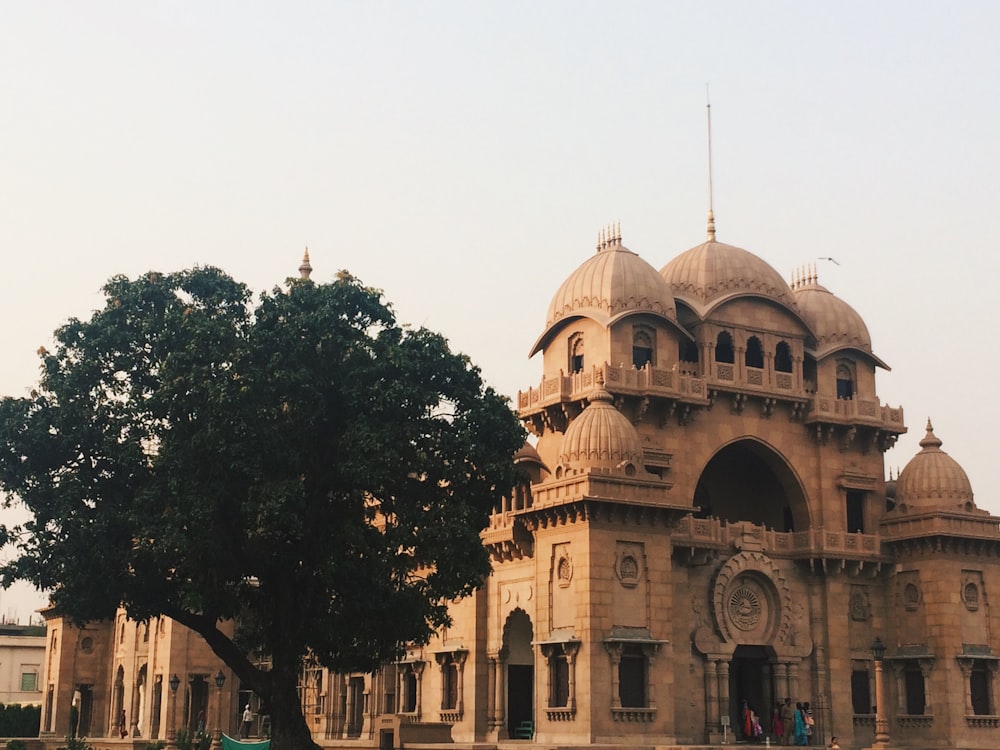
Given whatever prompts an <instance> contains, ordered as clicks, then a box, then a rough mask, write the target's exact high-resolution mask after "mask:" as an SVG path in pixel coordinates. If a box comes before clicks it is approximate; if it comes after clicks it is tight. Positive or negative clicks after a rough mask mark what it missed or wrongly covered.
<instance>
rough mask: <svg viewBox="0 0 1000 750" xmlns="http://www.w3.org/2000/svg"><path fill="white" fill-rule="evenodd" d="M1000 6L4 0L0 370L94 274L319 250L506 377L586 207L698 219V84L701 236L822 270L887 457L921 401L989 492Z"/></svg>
mask: <svg viewBox="0 0 1000 750" xmlns="http://www.w3.org/2000/svg"><path fill="white" fill-rule="evenodd" d="M997 28H1000V5H998V4H995V3H988V2H965V3H958V4H956V3H945V2H939V3H928V2H913V1H910V2H880V3H871V2H839V3H822V4H821V3H803V2H760V3H746V2H721V3H708V2H684V3H681V2H674V3H668V2H624V3H610V2H607V3H593V2H542V3H538V2H515V1H512V0H504V2H493V3H485V2H476V3H469V2H459V1H458V0H455V1H454V2H426V1H422V2H419V3H415V2H402V1H400V2H395V3H386V2H371V1H368V0H366V1H364V2H361V1H359V2H314V3H310V2H297V3H263V2H211V3H204V2H180V1H172V2H139V3H137V2H125V1H122V2H96V1H94V0H91V1H89V2H87V3H79V2H75V1H74V2H9V3H4V4H3V5H0V281H2V284H3V288H2V294H0V304H2V306H3V307H2V310H3V314H2V316H0V352H2V355H0V356H2V366H0V394H6V395H23V394H25V393H26V391H27V390H28V388H29V387H30V386H31V385H32V384H33V383H34V382H35V380H36V379H37V375H38V369H37V368H38V359H37V357H36V354H35V352H36V350H37V348H38V347H39V345H42V344H46V345H47V344H49V343H50V339H51V332H52V331H53V330H54V329H55V328H56V327H58V326H59V325H60V324H61V323H63V322H64V321H65V320H66V319H67V318H68V317H70V316H79V317H85V316H88V315H89V314H90V312H91V311H92V310H94V309H95V308H97V307H98V306H100V305H101V298H100V295H99V289H100V287H101V285H102V284H103V282H104V281H105V280H106V279H107V278H108V277H109V276H111V275H113V274H117V273H125V274H128V275H130V276H135V275H138V274H140V273H143V272H145V271H148V270H150V269H157V270H161V271H172V270H178V269H181V268H186V267H190V266H192V265H195V264H202V265H206V264H211V265H217V266H220V267H221V268H223V269H225V270H226V271H227V272H229V273H230V274H232V275H233V276H235V277H236V278H237V279H240V280H242V281H245V282H247V283H248V284H250V285H251V286H252V287H253V288H255V289H258V290H260V289H264V288H269V287H271V286H273V285H274V284H277V283H280V282H282V281H283V279H284V278H285V277H287V276H290V275H294V274H295V273H296V270H295V269H296V268H297V266H298V264H299V261H300V259H301V255H302V250H303V247H304V246H305V245H308V246H309V249H310V254H311V256H312V264H313V266H314V268H315V269H316V270H315V273H314V275H313V278H314V279H316V280H318V281H323V280H327V279H329V278H331V277H332V275H333V274H334V273H335V272H336V270H337V269H340V268H346V269H348V270H350V271H351V272H352V273H354V274H355V275H356V276H358V277H360V278H361V279H362V280H363V281H364V282H365V283H367V284H370V285H373V286H376V287H380V288H382V289H384V290H385V293H386V296H387V298H388V299H389V300H390V301H391V302H393V304H394V306H395V308H396V310H397V312H398V314H399V317H400V319H401V320H403V321H405V322H409V323H413V324H415V325H420V324H423V325H426V326H429V327H431V328H434V329H436V330H439V331H441V332H443V333H444V334H446V335H447V336H448V337H449V338H450V339H451V341H452V343H453V345H454V347H455V348H457V349H459V350H462V351H465V352H466V353H468V354H469V355H470V356H471V357H472V359H473V360H474V361H475V362H477V363H478V364H479V365H480V366H481V367H482V369H483V372H484V375H485V377H486V379H487V380H488V381H489V382H491V383H492V384H493V385H494V386H495V387H496V388H497V389H498V390H500V391H501V392H503V393H506V394H509V395H511V396H513V395H514V394H516V392H517V390H518V389H519V388H520V389H524V388H527V387H528V386H530V385H537V382H538V380H539V379H540V376H541V362H540V358H539V359H534V360H530V361H529V360H528V359H527V353H528V350H529V347H530V346H531V344H532V342H533V341H534V340H535V338H536V337H537V336H538V334H539V333H540V332H541V330H542V326H543V324H544V318H545V312H546V308H547V306H548V303H549V300H550V299H551V296H552V294H553V293H554V292H555V290H556V289H557V287H558V286H559V284H560V283H561V282H562V281H563V279H564V278H565V277H566V276H568V275H569V274H570V273H571V272H572V271H573V269H574V268H576V266H577V265H579V264H580V263H581V262H583V261H584V260H585V259H586V258H587V257H588V256H589V254H590V253H591V252H593V248H594V241H595V238H596V235H597V232H598V230H599V229H600V228H601V227H602V226H605V225H607V224H608V223H610V222H614V221H617V220H621V225H622V235H623V241H624V244H625V245H627V246H628V247H629V248H630V249H632V250H633V251H635V252H638V253H639V254H640V255H641V256H642V257H643V258H645V259H646V260H648V261H649V262H650V263H651V264H652V265H653V266H654V267H656V268H660V267H662V266H663V265H664V264H665V263H666V262H667V261H668V260H670V259H671V258H672V257H674V256H675V255H676V254H678V253H679V252H681V251H683V250H685V249H687V248H689V247H691V246H694V245H696V244H698V243H700V242H702V241H703V240H704V236H705V212H706V203H707V199H706V194H707V186H706V182H707V180H706V171H707V170H706V148H705V85H706V83H708V84H710V86H711V96H712V118H713V159H714V167H715V169H714V183H715V214H716V219H717V225H718V237H719V240H720V241H722V242H727V243H730V244H735V245H738V246H740V247H744V248H747V249H748V250H750V251H752V252H754V253H756V254H757V255H760V256H761V257H762V258H764V259H765V260H767V261H768V262H770V263H771V264H772V265H773V266H774V267H775V268H777V269H778V271H780V272H781V273H782V274H783V275H784V276H785V277H786V278H788V277H789V275H790V274H791V272H792V271H793V270H794V269H795V268H796V267H798V266H801V265H802V264H805V263H813V262H815V263H817V264H818V266H819V272H820V282H821V283H822V284H824V285H825V286H827V287H828V288H829V289H830V290H831V291H832V292H834V293H835V294H837V295H838V296H840V297H841V298H843V299H844V300H846V301H847V302H848V303H849V304H851V305H852V306H854V307H855V309H857V310H858V311H859V312H860V313H861V314H862V315H863V316H864V318H865V320H866V321H867V323H868V327H869V329H870V331H871V334H872V338H873V341H874V348H875V351H876V353H877V354H879V355H880V356H881V357H882V358H883V359H884V360H886V361H887V362H888V363H889V364H890V365H891V366H892V367H893V370H892V372H890V373H881V374H880V378H879V386H878V387H879V394H880V396H881V398H882V400H883V401H885V402H887V403H889V404H890V405H893V406H897V405H902V406H903V407H904V408H905V409H906V421H907V424H908V426H909V429H910V432H909V434H907V435H905V436H904V437H903V438H902V439H901V440H900V441H899V444H898V446H897V447H896V448H895V449H894V450H893V451H892V452H891V453H890V454H889V455H888V458H887V464H888V465H890V466H892V467H894V468H898V467H902V466H903V465H905V463H906V462H907V460H909V458H910V457H911V456H912V455H913V454H914V453H915V452H916V451H917V450H918V448H917V441H918V440H919V439H920V438H921V437H922V435H923V426H924V423H925V421H926V419H927V417H928V416H930V417H931V418H932V419H933V422H934V427H935V431H936V433H937V435H938V436H939V437H940V438H941V439H942V440H943V441H944V449H945V450H946V451H948V452H949V453H950V454H951V455H952V456H953V457H955V458H956V459H957V460H958V461H960V462H961V463H962V465H963V466H964V467H965V469H966V470H967V472H968V473H969V476H970V478H971V480H972V484H973V488H974V490H975V491H976V500H977V503H978V504H979V505H980V507H983V508H986V509H988V510H990V511H991V512H994V513H998V514H1000V475H998V474H997V473H996V472H994V471H991V470H990V468H989V466H990V462H991V460H993V456H992V455H991V453H992V450H991V449H992V443H993V442H994V441H993V439H992V438H990V437H989V435H990V434H991V433H992V430H993V429H996V426H997V425H998V424H1000V399H998V398H997V397H996V396H995V394H993V392H992V388H991V387H990V388H985V387H984V388H979V387H977V388H975V389H974V388H972V386H971V383H970V381H971V380H977V381H978V380H980V379H982V378H985V379H986V382H987V385H989V383H990V382H991V381H990V379H991V378H992V376H993V375H994V374H996V372H997V370H998V365H1000V355H998V353H997V352H998V347H997V339H998V337H997V334H996V332H995V330H993V323H994V320H995V316H994V315H993V314H992V313H991V312H990V310H991V309H992V308H993V307H994V305H995V304H996V297H995V295H996V291H995V290H996V280H997V277H998V270H1000V262H998V260H997V255H998V253H997V242H998V239H1000V212H998V210H997V202H998V201H997V199H998V197H1000V138H998V132H1000V128H998V126H1000V76H998V72H1000V44H998V43H997V38H996V29H997ZM824 256H832V257H834V258H836V259H837V260H838V261H839V263H840V265H834V264H832V263H829V262H825V261H819V260H817V259H818V258H820V257H824ZM991 290H993V291H991ZM34 605H35V602H34V600H33V599H32V598H31V597H29V596H25V595H23V594H22V593H19V592H13V591H12V592H5V593H0V614H2V615H4V616H6V617H7V619H11V615H12V614H16V616H19V617H20V619H22V620H25V619H26V618H27V614H28V613H29V612H30V610H31V608H32V607H33V606H34Z"/></svg>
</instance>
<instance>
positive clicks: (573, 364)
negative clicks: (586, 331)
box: [569, 333, 583, 372]
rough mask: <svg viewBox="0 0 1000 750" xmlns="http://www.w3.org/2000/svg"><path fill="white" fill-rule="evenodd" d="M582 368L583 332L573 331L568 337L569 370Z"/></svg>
mask: <svg viewBox="0 0 1000 750" xmlns="http://www.w3.org/2000/svg"><path fill="white" fill-rule="evenodd" d="M582 369H583V334H582V333H574V334H573V335H572V336H570V337H569V371H570V372H580V370H582Z"/></svg>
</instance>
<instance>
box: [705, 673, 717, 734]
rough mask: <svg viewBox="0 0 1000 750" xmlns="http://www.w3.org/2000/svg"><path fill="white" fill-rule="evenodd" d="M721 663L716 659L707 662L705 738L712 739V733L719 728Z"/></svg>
mask: <svg viewBox="0 0 1000 750" xmlns="http://www.w3.org/2000/svg"><path fill="white" fill-rule="evenodd" d="M718 672H719V662H718V661H717V660H715V659H708V660H706V661H705V737H706V738H710V737H711V736H712V732H713V731H715V730H716V729H718V727H719V694H718V687H719V683H718V680H719V676H718Z"/></svg>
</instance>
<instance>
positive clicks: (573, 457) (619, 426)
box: [559, 383, 645, 474]
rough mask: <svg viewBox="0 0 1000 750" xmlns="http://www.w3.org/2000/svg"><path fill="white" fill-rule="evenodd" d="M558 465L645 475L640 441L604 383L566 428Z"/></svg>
mask: <svg viewBox="0 0 1000 750" xmlns="http://www.w3.org/2000/svg"><path fill="white" fill-rule="evenodd" d="M559 464H560V465H561V466H567V467H569V468H573V469H584V468H595V469H605V470H612V471H619V472H621V473H623V474H631V473H633V472H636V471H639V472H643V473H644V472H645V468H644V462H643V452H642V439H641V438H640V437H639V433H638V432H637V431H636V429H635V427H634V426H633V425H632V423H631V422H630V421H629V420H628V417H626V416H625V415H624V414H622V413H621V412H620V411H618V409H616V408H615V406H614V404H613V399H612V397H611V394H610V393H608V392H607V391H606V390H604V385H603V383H602V384H599V385H598V388H597V390H596V391H594V393H593V395H591V396H590V405H589V406H588V407H587V408H586V409H584V410H583V412H582V413H581V414H580V416H578V417H577V418H576V419H574V420H573V421H572V422H571V423H570V425H569V427H568V428H567V430H566V434H565V435H564V436H563V441H562V447H561V449H560V451H559Z"/></svg>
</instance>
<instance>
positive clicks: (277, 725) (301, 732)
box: [269, 663, 319, 750]
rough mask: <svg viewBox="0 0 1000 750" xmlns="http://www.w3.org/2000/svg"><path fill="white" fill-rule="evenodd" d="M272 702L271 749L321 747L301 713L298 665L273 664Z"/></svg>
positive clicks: (270, 702)
mask: <svg viewBox="0 0 1000 750" xmlns="http://www.w3.org/2000/svg"><path fill="white" fill-rule="evenodd" d="M269 705H270V709H271V747H272V750H319V745H317V744H316V743H315V742H313V739H312V734H311V733H310V732H309V726H308V724H306V719H305V716H303V715H302V706H301V705H300V703H299V693H298V669H297V668H296V666H295V665H293V666H291V667H289V666H288V665H279V664H277V663H272V668H271V695H270V701H269Z"/></svg>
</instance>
